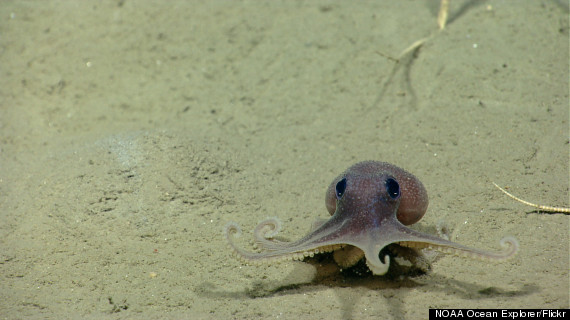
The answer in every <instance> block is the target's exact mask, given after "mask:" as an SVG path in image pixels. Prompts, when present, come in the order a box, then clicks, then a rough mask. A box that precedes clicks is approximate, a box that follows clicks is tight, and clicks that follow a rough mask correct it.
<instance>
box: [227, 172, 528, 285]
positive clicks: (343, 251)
mask: <svg viewBox="0 0 570 320" xmlns="http://www.w3.org/2000/svg"><path fill="white" fill-rule="evenodd" d="M428 203H429V201H428V196H427V191H426V190H425V187H424V186H423V184H422V183H421V182H420V181H419V180H418V179H417V178H416V177H415V176H414V175H412V174H411V173H409V172H407V171H405V170H404V169H401V168H399V167H397V166H395V165H392V164H389V163H386V162H377V161H365V162H360V163H357V164H355V165H353V166H351V167H350V168H348V169H347V170H346V171H345V172H343V173H342V174H341V175H339V176H338V177H336V178H335V179H334V180H333V181H332V183H331V184H330V185H329V187H328V189H327V191H326V196H325V205H326V208H327V210H328V212H329V214H330V215H331V217H330V219H328V220H322V219H320V220H318V221H316V222H315V223H313V224H312V230H311V231H310V232H309V233H308V234H307V235H305V236H304V237H302V238H301V239H299V240H297V241H291V242H289V241H282V240H278V239H276V236H277V235H278V233H279V231H280V230H281V227H282V225H281V222H280V221H279V219H278V218H275V217H273V218H268V219H266V220H263V221H261V222H260V223H259V224H258V225H257V226H256V227H255V229H254V231H253V247H254V248H255V249H256V250H259V251H260V252H248V251H246V250H243V249H241V248H239V247H238V246H237V245H236V244H235V243H234V236H235V237H238V236H239V235H240V234H241V229H240V228H239V226H238V225H237V224H236V223H234V222H230V223H228V224H227V225H226V227H225V229H224V237H225V238H226V241H227V242H228V244H229V247H230V248H231V250H232V251H233V253H234V254H235V255H236V256H237V257H238V258H239V259H240V260H241V261H243V262H245V263H251V264H261V263H277V262H283V261H291V260H303V259H305V258H306V257H313V256H314V255H316V254H320V253H325V252H332V253H333V258H334V260H335V262H336V263H337V264H338V265H339V266H340V267H341V268H349V267H352V266H354V265H356V264H357V263H358V262H359V261H361V260H362V259H365V260H366V265H367V266H368V268H369V269H370V270H371V271H372V273H373V274H375V275H383V274H385V273H386V272H388V269H389V266H390V262H391V260H392V259H391V256H393V257H396V258H398V259H400V260H401V259H402V258H403V259H406V260H408V261H409V262H410V263H411V264H412V265H414V264H416V265H417V266H418V267H419V268H420V269H421V270H428V269H430V266H429V261H428V258H426V257H425V256H423V255H422V254H421V252H420V250H424V249H427V250H429V251H433V252H442V253H446V254H450V255H456V256H462V257H468V258H473V259H477V260H483V261H503V260H506V259H509V258H511V257H513V256H515V255H516V253H517V252H518V250H519V244H518V242H517V240H516V239H515V238H513V237H505V238H503V239H502V240H501V241H500V244H501V246H502V247H503V250H502V251H497V252H492V251H487V250H480V249H475V248H470V247H467V246H464V245H461V244H458V243H455V242H452V241H449V236H448V234H447V231H448V230H447V229H446V228H445V227H444V226H438V227H437V231H438V234H439V237H438V236H436V235H431V234H426V233H422V232H419V231H415V230H413V229H410V228H409V227H408V226H409V225H412V224H414V223H416V222H418V221H419V220H420V219H421V218H422V217H423V216H424V214H425V213H426V211H427V207H428ZM398 245H399V246H401V247H398ZM384 248H388V249H389V252H390V253H389V254H385V253H381V252H384V251H382V250H383V249H384ZM429 251H428V252H429ZM380 255H382V256H380Z"/></svg>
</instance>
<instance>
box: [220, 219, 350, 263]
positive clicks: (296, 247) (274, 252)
mask: <svg viewBox="0 0 570 320" xmlns="http://www.w3.org/2000/svg"><path fill="white" fill-rule="evenodd" d="M268 220H270V219H268ZM266 221H267V220H266ZM261 229H263V228H259V226H258V228H256V230H261ZM234 234H235V235H238V236H239V235H240V234H241V229H240V227H239V226H238V225H237V224H236V223H233V222H230V223H228V224H227V225H226V228H225V230H224V236H225V238H226V240H227V241H228V244H229V247H230V249H231V250H232V251H233V252H234V253H235V254H236V256H237V257H238V258H239V259H240V260H242V261H244V262H246V263H253V264H261V263H273V262H282V261H291V260H303V259H304V258H305V257H312V256H314V255H315V254H317V253H322V252H332V251H334V250H337V249H339V248H342V247H343V244H339V243H335V242H332V241H331V242H324V243H307V244H304V243H303V242H301V241H296V242H283V241H271V240H268V239H262V236H261V234H256V236H255V239H256V241H257V242H258V243H259V240H260V239H261V240H264V241H263V242H262V243H261V244H262V245H263V246H265V245H271V246H272V248H271V250H270V251H266V252H259V253H257V252H249V251H245V250H243V249H241V248H239V247H238V246H237V245H236V244H235V242H234V241H233V235H234Z"/></svg>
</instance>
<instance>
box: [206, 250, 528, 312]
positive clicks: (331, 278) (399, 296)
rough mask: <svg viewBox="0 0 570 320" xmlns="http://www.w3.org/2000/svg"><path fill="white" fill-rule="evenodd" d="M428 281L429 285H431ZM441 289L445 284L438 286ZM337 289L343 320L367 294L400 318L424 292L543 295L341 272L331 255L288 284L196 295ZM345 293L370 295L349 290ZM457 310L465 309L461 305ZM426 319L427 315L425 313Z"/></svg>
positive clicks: (361, 268)
mask: <svg viewBox="0 0 570 320" xmlns="http://www.w3.org/2000/svg"><path fill="white" fill-rule="evenodd" d="M303 263H307V264H310V265H311V266H313V267H314V268H315V273H314V277H313V279H312V280H310V281H299V280H298V279H299V277H298V274H299V273H303V272H305V271H303V270H306V265H303ZM428 279H429V281H426V280H428ZM438 284H440V285H438ZM330 288H337V289H338V290H335V292H336V294H337V297H338V300H339V303H340V306H339V307H340V310H341V312H342V316H341V318H342V319H352V318H353V314H354V313H355V310H354V307H355V306H356V305H358V301H359V300H360V299H361V297H362V296H365V295H367V293H366V291H367V290H372V291H381V292H382V295H383V296H384V298H386V300H387V302H388V303H387V304H388V305H389V309H390V310H388V312H389V313H388V314H391V315H393V317H394V318H396V319H400V318H402V316H403V315H404V314H405V313H404V310H405V307H404V304H405V303H406V296H407V294H408V292H410V290H411V289H420V290H421V291H423V292H424V293H425V294H430V293H432V292H436V291H439V292H444V293H445V294H446V295H450V296H457V297H459V298H461V299H466V300H485V299H493V298H497V297H519V296H525V295H528V294H531V293H533V292H536V291H538V290H539V288H538V287H537V286H535V285H523V286H522V287H521V288H519V289H517V290H504V289H501V288H497V287H485V286H480V285H477V284H475V283H468V282H462V281H457V280H454V279H451V278H449V277H445V276H442V275H439V274H434V273H431V272H430V271H427V272H425V271H423V270H419V269H417V268H414V267H411V266H407V265H400V264H398V263H391V265H390V269H389V270H388V272H387V273H386V274H385V275H383V276H374V275H373V274H372V273H371V272H370V270H369V269H368V267H367V266H366V263H365V262H364V260H362V261H360V262H359V263H357V264H356V265H355V266H353V267H351V268H348V269H345V270H342V269H340V268H339V267H338V266H337V265H336V263H335V262H334V259H333V257H332V254H321V255H318V256H315V257H314V258H310V259H306V260H305V261H304V262H298V266H297V267H296V268H295V270H293V271H292V272H291V273H290V274H289V275H287V276H286V277H284V279H283V280H280V281H273V280H258V281H254V282H253V283H252V285H251V286H250V287H249V288H246V289H244V290H243V291H224V290H222V289H220V288H216V287H215V286H214V285H213V284H211V283H208V282H205V283H202V285H201V286H200V287H198V288H197V290H196V293H197V294H198V295H200V296H202V297H206V298H209V299H221V298H230V299H237V300H249V299H259V298H270V297H275V296H283V295H298V294H309V293H311V292H318V291H322V290H329V289H330ZM346 288H354V289H367V290H346ZM457 307H458V308H460V307H462V306H457ZM426 314H427V310H426Z"/></svg>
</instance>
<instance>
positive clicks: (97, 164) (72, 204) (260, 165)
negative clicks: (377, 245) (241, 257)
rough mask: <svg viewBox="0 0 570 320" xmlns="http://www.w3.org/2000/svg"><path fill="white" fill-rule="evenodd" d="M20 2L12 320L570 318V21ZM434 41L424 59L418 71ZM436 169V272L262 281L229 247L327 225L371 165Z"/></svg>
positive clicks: (491, 7)
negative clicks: (562, 312) (447, 246)
mask: <svg viewBox="0 0 570 320" xmlns="http://www.w3.org/2000/svg"><path fill="white" fill-rule="evenodd" d="M437 9H438V1H361V2H353V1H330V2H325V1H203V2H198V1H152V2H151V1H132V0H122V1H71V0H69V1H2V3H1V4H0V70H1V74H0V92H1V93H0V94H1V96H0V99H1V100H0V148H1V149H0V151H1V152H0V215H1V216H0V221H1V222H0V239H1V240H0V276H1V280H0V317H1V318H5V319H23V318H26V319H34V318H36V319H37V318H42V319H43V318H51V319H56V318H57V319H63V318H70V319H78V318H109V319H157V318H170V319H351V318H352V319H426V318H427V314H428V309H429V308H568V307H569V280H570V279H569V274H568V270H569V223H568V219H569V216H568V215H564V214H543V213H537V212H535V211H533V208H530V207H527V206H524V205H522V204H520V203H517V202H515V201H513V200H512V199H510V198H508V197H506V196H505V195H504V194H502V193H501V192H500V191H499V190H497V189H496V188H495V187H494V186H493V185H492V181H494V182H497V183H498V184H500V185H502V186H505V187H509V190H510V191H511V192H513V193H514V194H516V195H518V196H521V197H523V198H525V199H527V200H529V201H533V202H538V203H541V204H544V205H556V206H568V205H569V199H568V197H569V196H568V194H569V181H568V175H569V156H568V155H569V140H568V137H569V133H568V128H569V125H568V119H569V115H568V113H569V96H568V89H569V83H568V81H569V78H568V70H569V67H568V62H569V57H568V48H569V46H568V38H569V34H568V32H569V26H568V15H569V9H568V3H567V2H566V1H546V0H544V1H530V0H529V1H516V3H515V2H514V1H455V0H454V1H451V10H450V19H449V23H448V25H447V27H446V28H445V30H444V31H443V32H440V33H437V32H436V31H437V26H436V15H437ZM430 35H432V37H431V38H430V39H429V40H428V41H427V42H425V44H424V45H423V46H422V47H421V48H420V49H419V50H418V51H416V52H413V54H410V55H407V56H404V57H402V59H400V60H399V62H396V60H395V59H397V58H398V56H399V55H400V53H401V52H402V51H403V50H404V49H406V48H407V47H408V46H410V45H411V44H412V43H414V42H415V41H417V40H420V39H422V38H424V37H428V36H430ZM367 159H373V160H383V161H388V162H391V163H394V164H397V165H399V166H401V167H403V168H406V169H407V170H409V171H411V172H412V173H414V174H415V175H416V176H417V177H419V178H420V179H421V181H423V183H424V184H425V186H426V188H427V190H428V192H429V195H430V206H429V208H428V212H427V214H426V216H425V217H424V219H422V220H421V221H420V222H419V223H418V224H417V225H416V226H415V227H414V228H416V229H419V230H423V231H427V232H435V228H434V226H435V225H436V223H437V222H438V221H440V220H444V221H445V222H446V223H447V225H448V226H449V227H450V228H451V229H452V230H453V231H454V234H455V240H456V241H457V242H459V243H462V244H465V245H469V246H473V247H478V248H483V249H489V250H499V248H500V247H499V240H500V239H501V238H502V237H503V236H505V235H512V236H515V237H516V238H517V239H518V240H519V242H520V246H521V249H520V252H519V254H518V255H517V256H516V257H515V258H513V259H511V260H509V261H506V262H501V263H491V262H483V261H477V260H469V259H464V258H459V257H454V256H445V257H442V258H441V259H439V260H437V261H436V262H435V263H434V264H433V265H432V271H431V272H430V273H428V274H426V275H422V276H395V277H371V276H363V277H362V278H358V277H348V276H346V274H345V273H342V274H336V275H334V274H333V275H331V276H329V277H328V278H326V279H325V278H318V277H316V276H315V269H314V267H313V266H312V265H309V264H307V263H303V262H289V263H283V264H279V265H262V266H255V265H254V266H250V265H244V264H242V263H241V262H239V261H238V260H237V259H235V258H234V257H233V256H232V255H231V254H230V251H229V249H228V247H227V244H226V242H225V240H224V238H223V236H222V229H223V227H224V226H225V225H226V224H227V223H228V222H229V221H235V222H237V223H239V224H240V225H241V226H242V228H243V231H244V233H243V235H242V237H241V238H239V239H238V243H239V244H240V245H242V246H244V247H247V248H248V249H251V247H248V244H249V243H248V241H247V240H249V239H251V236H252V233H251V232H252V230H253V228H254V227H255V225H256V224H257V223H258V222H259V221H261V220H263V219H264V218H266V217H270V216H276V217H279V218H280V219H281V221H282V222H283V228H284V229H283V231H282V236H283V237H285V238H287V239H290V240H294V239H297V238H300V237H301V236H302V235H304V234H305V233H306V232H307V231H308V229H309V226H310V224H311V223H312V222H313V221H314V220H315V219H316V218H319V217H320V218H326V217H327V215H328V214H327V212H326V209H325V206H324V193H325V190H326V188H327V186H328V184H329V183H330V181H331V180H332V179H333V178H334V177H335V176H336V175H338V174H339V173H340V172H342V171H343V170H344V169H346V168H347V167H348V166H350V165H351V164H353V163H355V162H358V161H361V160H367Z"/></svg>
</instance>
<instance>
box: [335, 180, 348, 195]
mask: <svg viewBox="0 0 570 320" xmlns="http://www.w3.org/2000/svg"><path fill="white" fill-rule="evenodd" d="M345 189H346V178H342V180H340V181H339V182H337V184H336V187H335V191H336V197H337V199H340V198H342V195H343V194H344V190H345Z"/></svg>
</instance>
